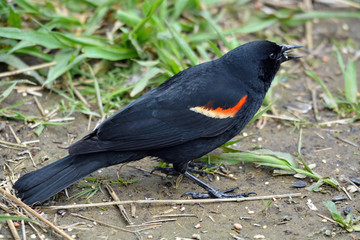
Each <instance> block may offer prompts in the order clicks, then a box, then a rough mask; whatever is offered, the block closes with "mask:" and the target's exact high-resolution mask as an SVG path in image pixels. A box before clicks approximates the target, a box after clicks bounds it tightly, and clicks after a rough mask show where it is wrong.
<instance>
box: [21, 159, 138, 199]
mask: <svg viewBox="0 0 360 240" xmlns="http://www.w3.org/2000/svg"><path fill="white" fill-rule="evenodd" d="M142 157H143V156H140V155H139V154H137V153H132V152H100V153H92V154H83V155H68V156H66V157H64V158H62V159H59V160H58V161H56V162H54V163H52V164H50V165H48V166H45V167H43V168H41V169H39V170H36V171H33V172H31V173H28V174H26V175H24V176H22V177H21V178H20V179H19V180H18V181H17V182H16V183H15V185H14V188H15V189H16V190H17V192H18V194H17V195H18V196H19V197H20V198H22V200H23V202H24V203H26V204H28V205H32V204H39V203H42V202H44V201H45V200H47V199H49V198H50V197H52V196H53V195H55V194H56V193H58V192H60V191H61V190H63V189H65V188H66V187H68V186H70V185H71V184H73V183H75V182H77V181H79V180H80V179H82V178H84V177H85V176H87V175H89V174H90V173H92V172H94V171H96V170H98V169H100V168H103V167H108V166H111V165H115V164H119V163H125V162H130V161H135V160H138V159H140V158H142Z"/></svg>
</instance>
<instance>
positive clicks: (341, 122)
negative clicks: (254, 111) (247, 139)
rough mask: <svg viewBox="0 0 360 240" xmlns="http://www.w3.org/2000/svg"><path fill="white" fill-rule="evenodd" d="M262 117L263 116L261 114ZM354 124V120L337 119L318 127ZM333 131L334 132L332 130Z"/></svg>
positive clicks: (322, 123)
mask: <svg viewBox="0 0 360 240" xmlns="http://www.w3.org/2000/svg"><path fill="white" fill-rule="evenodd" d="M263 115H264V114H263ZM352 122H354V118H344V119H339V120H333V121H327V122H321V123H319V125H320V126H321V125H331V124H334V123H339V124H349V123H352ZM334 131H335V130H334Z"/></svg>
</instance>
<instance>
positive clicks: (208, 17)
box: [201, 11, 232, 50]
mask: <svg viewBox="0 0 360 240" xmlns="http://www.w3.org/2000/svg"><path fill="white" fill-rule="evenodd" d="M201 16H202V17H203V18H205V20H206V21H207V22H208V23H209V24H210V26H211V27H212V28H213V29H214V30H215V32H216V34H217V35H218V36H219V38H220V39H221V41H222V42H223V43H224V44H225V47H226V48H227V49H228V50H232V45H231V44H230V43H229V42H228V40H227V39H226V37H225V35H224V34H223V32H222V30H221V28H220V27H219V26H218V25H217V24H215V22H214V21H213V20H212V19H211V15H210V13H209V12H208V11H202V12H201Z"/></svg>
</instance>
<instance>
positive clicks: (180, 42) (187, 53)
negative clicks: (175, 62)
mask: <svg viewBox="0 0 360 240" xmlns="http://www.w3.org/2000/svg"><path fill="white" fill-rule="evenodd" d="M165 24H166V26H167V27H168V28H169V30H170V33H171V35H172V36H173V38H174V40H175V42H176V44H177V45H178V47H179V48H180V49H181V50H182V51H183V53H184V55H185V56H186V57H187V58H189V60H190V62H191V64H192V65H197V64H199V63H200V60H199V58H198V57H197V56H196V54H195V53H194V51H193V50H192V49H191V47H190V46H189V44H188V43H187V42H186V41H185V40H184V39H183V38H181V37H180V35H179V34H178V33H177V32H176V30H175V29H174V28H173V27H172V26H171V25H170V24H169V23H168V22H166V21H165Z"/></svg>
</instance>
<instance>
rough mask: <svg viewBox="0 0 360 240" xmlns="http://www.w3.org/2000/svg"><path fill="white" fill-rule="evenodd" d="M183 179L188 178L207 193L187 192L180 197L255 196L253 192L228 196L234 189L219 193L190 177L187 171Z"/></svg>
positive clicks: (229, 196)
mask: <svg viewBox="0 0 360 240" xmlns="http://www.w3.org/2000/svg"><path fill="white" fill-rule="evenodd" d="M183 174H184V176H185V177H187V178H189V179H190V180H191V181H193V182H194V183H196V184H197V185H199V186H200V187H202V188H203V189H205V191H207V193H198V192H187V193H184V194H183V195H182V196H186V195H191V196H192V197H193V198H243V197H248V196H250V195H251V194H256V193H254V192H246V193H240V194H228V193H229V192H232V191H234V190H235V189H238V188H237V187H235V188H230V189H228V190H225V191H219V190H216V189H215V188H213V187H211V186H210V185H208V184H206V183H205V182H203V181H201V180H200V179H198V178H196V177H195V176H193V175H191V174H190V173H188V172H187V171H186V172H184V173H183Z"/></svg>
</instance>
